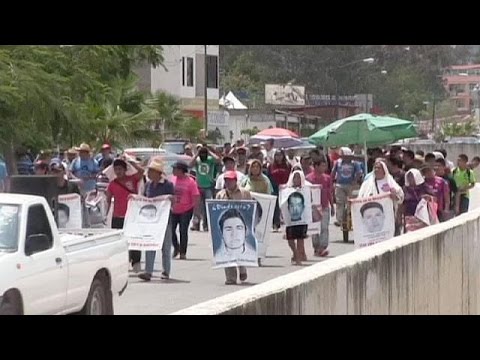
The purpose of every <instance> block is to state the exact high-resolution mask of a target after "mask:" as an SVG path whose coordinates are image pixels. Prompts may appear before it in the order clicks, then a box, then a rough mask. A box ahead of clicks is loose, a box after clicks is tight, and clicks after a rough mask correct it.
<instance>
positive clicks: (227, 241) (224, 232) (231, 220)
mask: <svg viewBox="0 0 480 360" xmlns="http://www.w3.org/2000/svg"><path fill="white" fill-rule="evenodd" d="M256 207H257V201H255V200H238V201H237V200H207V218H208V224H209V229H210V234H211V237H212V248H213V268H214V269H219V268H224V267H233V266H250V267H257V266H258V246H257V241H256V239H255V230H254V222H255V218H254V217H255V210H256Z"/></svg>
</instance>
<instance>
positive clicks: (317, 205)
mask: <svg viewBox="0 0 480 360" xmlns="http://www.w3.org/2000/svg"><path fill="white" fill-rule="evenodd" d="M309 187H310V191H311V193H312V223H311V224H309V225H308V234H310V235H313V234H320V231H321V225H322V186H321V185H316V184H315V185H310V186H309Z"/></svg>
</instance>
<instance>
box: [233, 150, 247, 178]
mask: <svg viewBox="0 0 480 360" xmlns="http://www.w3.org/2000/svg"><path fill="white" fill-rule="evenodd" d="M235 152H236V156H237V171H238V172H241V173H242V174H244V175H246V174H247V173H248V163H247V149H246V148H245V147H238V148H236V150H235Z"/></svg>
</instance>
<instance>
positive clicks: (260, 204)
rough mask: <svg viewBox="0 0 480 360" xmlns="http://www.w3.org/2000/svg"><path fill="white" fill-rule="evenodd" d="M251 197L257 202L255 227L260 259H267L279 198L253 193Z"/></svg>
mask: <svg viewBox="0 0 480 360" xmlns="http://www.w3.org/2000/svg"><path fill="white" fill-rule="evenodd" d="M251 195H252V198H253V200H256V201H257V208H256V210H255V221H254V223H253V226H254V228H255V238H256V239H257V244H258V257H259V258H262V259H264V258H266V257H267V248H268V245H269V242H270V235H271V234H272V232H271V228H272V223H273V213H274V212H275V204H276V203H277V197H276V196H272V195H267V194H259V193H255V192H252V193H251Z"/></svg>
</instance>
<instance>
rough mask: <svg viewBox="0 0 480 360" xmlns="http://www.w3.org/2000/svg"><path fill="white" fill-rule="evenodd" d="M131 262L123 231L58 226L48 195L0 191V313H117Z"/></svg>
mask: <svg viewBox="0 0 480 360" xmlns="http://www.w3.org/2000/svg"><path fill="white" fill-rule="evenodd" d="M128 267H129V264H128V245H127V241H126V239H125V238H124V236H123V234H122V231H118V230H110V229H102V230H100V229H95V230H94V229H83V230H76V231H59V230H58V228H57V225H56V223H55V220H54V217H53V213H52V211H51V210H50V207H49V204H48V203H47V200H46V199H45V198H44V197H41V196H33V195H17V194H0V273H1V274H2V276H1V277H0V315H23V314H25V315H51V314H72V313H79V314H85V315H113V312H114V311H113V296H114V295H121V294H122V293H123V291H124V290H125V289H126V287H127V281H128Z"/></svg>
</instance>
